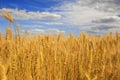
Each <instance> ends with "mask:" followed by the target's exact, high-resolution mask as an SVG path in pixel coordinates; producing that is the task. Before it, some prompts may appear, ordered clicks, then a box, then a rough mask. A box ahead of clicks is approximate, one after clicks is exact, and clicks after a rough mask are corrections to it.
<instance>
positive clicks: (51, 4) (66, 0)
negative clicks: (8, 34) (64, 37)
mask: <svg viewBox="0 0 120 80" xmlns="http://www.w3.org/2000/svg"><path fill="white" fill-rule="evenodd" d="M119 4H120V0H32V1H30V0H0V15H2V13H3V10H4V9H5V8H6V9H8V11H9V12H10V13H11V15H12V16H13V18H14V20H15V24H11V23H10V22H9V21H7V20H6V19H4V18H3V17H1V16H0V32H2V33H5V29H6V27H7V26H9V25H10V26H12V27H15V25H16V24H20V25H21V32H23V31H24V30H25V29H28V30H29V32H30V34H31V35H35V34H52V33H65V34H69V33H70V32H73V33H74V34H75V35H78V34H79V33H80V32H86V33H88V34H106V33H108V32H116V31H117V32H120V26H119V25H120V5H119Z"/></svg>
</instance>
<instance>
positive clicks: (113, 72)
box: [0, 28, 120, 80]
mask: <svg viewBox="0 0 120 80" xmlns="http://www.w3.org/2000/svg"><path fill="white" fill-rule="evenodd" d="M18 31H19V29H18ZM25 34H26V35H28V31H26V32H25ZM17 36H19V39H18V38H17ZM119 48H120V36H119V34H118V33H116V35H114V34H112V33H110V34H109V35H107V36H98V37H95V36H93V35H88V36H87V35H86V34H85V33H82V34H80V35H79V36H78V37H75V36H74V35H73V34H70V36H69V37H66V36H65V35H57V36H56V35H46V36H33V37H27V36H20V35H16V37H12V30H11V29H10V28H7V30H6V37H4V36H2V35H1V38H0V62H1V63H2V65H1V64H0V70H4V69H5V70H4V72H3V71H1V72H2V73H1V72H0V79H3V80H4V79H5V78H6V79H7V80H119V79H120V50H119Z"/></svg>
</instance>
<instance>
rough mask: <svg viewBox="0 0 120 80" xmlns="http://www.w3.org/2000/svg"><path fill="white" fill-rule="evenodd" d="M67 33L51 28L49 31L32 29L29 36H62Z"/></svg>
mask: <svg viewBox="0 0 120 80" xmlns="http://www.w3.org/2000/svg"><path fill="white" fill-rule="evenodd" d="M60 33H65V31H63V30H59V29H55V28H49V29H37V28H36V29H32V30H29V35H31V36H32V35H46V34H60Z"/></svg>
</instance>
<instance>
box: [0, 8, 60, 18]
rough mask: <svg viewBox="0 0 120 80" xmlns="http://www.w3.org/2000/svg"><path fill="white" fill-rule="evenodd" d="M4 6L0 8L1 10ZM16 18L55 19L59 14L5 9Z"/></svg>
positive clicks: (1, 10)
mask: <svg viewBox="0 0 120 80" xmlns="http://www.w3.org/2000/svg"><path fill="white" fill-rule="evenodd" d="M4 9H5V8H3V9H0V12H3V10H4ZM7 10H8V11H9V12H10V13H11V15H12V16H13V18H14V19H16V20H57V19H60V18H61V15H58V14H55V13H50V12H27V11H26V10H18V9H7Z"/></svg>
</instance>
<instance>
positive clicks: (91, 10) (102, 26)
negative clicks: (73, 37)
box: [53, 0, 120, 34]
mask: <svg viewBox="0 0 120 80" xmlns="http://www.w3.org/2000/svg"><path fill="white" fill-rule="evenodd" d="M53 9H54V10H60V11H61V12H57V13H59V14H60V15H63V16H64V17H63V18H62V21H63V22H64V23H66V24H69V25H70V26H77V27H80V30H81V31H85V32H87V33H93V34H97V33H101V34H104V33H108V32H115V31H118V32H120V26H119V25H120V16H119V14H120V0H76V2H75V3H67V4H64V5H62V6H60V7H58V8H53ZM85 24H89V25H87V26H82V25H85Z"/></svg>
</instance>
